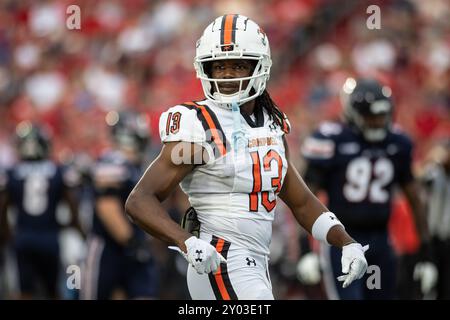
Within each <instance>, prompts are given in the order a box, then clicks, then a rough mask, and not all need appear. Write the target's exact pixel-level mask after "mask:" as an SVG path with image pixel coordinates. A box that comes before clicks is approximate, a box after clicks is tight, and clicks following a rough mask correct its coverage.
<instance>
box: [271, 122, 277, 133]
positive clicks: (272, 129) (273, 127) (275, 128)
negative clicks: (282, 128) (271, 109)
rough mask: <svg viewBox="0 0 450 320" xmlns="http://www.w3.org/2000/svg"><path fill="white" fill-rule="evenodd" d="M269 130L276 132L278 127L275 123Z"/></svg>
mask: <svg viewBox="0 0 450 320" xmlns="http://www.w3.org/2000/svg"><path fill="white" fill-rule="evenodd" d="M269 129H270V131H271V132H272V131H276V130H277V127H276V126H275V123H271V124H270V125H269Z"/></svg>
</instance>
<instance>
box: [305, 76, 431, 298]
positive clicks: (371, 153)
mask: <svg viewBox="0 0 450 320" xmlns="http://www.w3.org/2000/svg"><path fill="white" fill-rule="evenodd" d="M342 98H343V99H342V102H343V107H344V115H343V116H344V122H343V123H337V122H336V123H335V122H326V123H323V124H322V125H321V126H320V127H319V129H318V130H317V131H316V132H314V133H313V134H312V135H311V136H310V137H308V138H307V139H306V140H305V142H304V145H303V148H302V152H303V155H304V157H305V158H306V160H307V169H306V172H305V181H307V183H308V184H309V185H311V186H312V188H313V190H315V191H317V190H320V189H321V190H324V191H326V194H327V196H328V204H329V207H330V210H332V211H333V212H335V213H336V215H337V217H338V218H339V219H340V220H341V221H342V222H343V224H344V225H345V226H346V229H347V230H348V231H349V232H350V233H351V234H352V235H355V239H356V240H357V241H359V242H361V243H368V244H370V249H371V250H370V251H369V252H368V253H367V260H368V263H369V266H370V265H376V266H378V267H379V268H380V270H381V289H372V290H369V288H367V286H366V281H360V282H357V283H354V284H352V285H351V286H349V287H348V288H345V289H344V288H342V286H340V285H339V283H338V281H337V280H336V278H337V277H338V275H339V274H340V272H341V266H340V252H339V251H338V250H336V249H335V248H330V247H325V246H322V248H321V251H322V252H321V254H322V257H323V260H324V261H323V262H324V265H323V268H324V270H323V271H324V284H325V288H326V291H327V294H328V297H329V298H331V299H392V298H394V297H395V284H396V277H395V270H396V259H395V255H394V252H393V250H392V248H391V245H390V243H389V239H388V229H387V225H388V220H389V217H390V214H391V202H392V198H393V196H394V191H395V189H394V186H395V185H399V186H401V188H402V190H403V192H404V194H405V195H406V198H407V200H408V202H409V204H410V206H411V208H412V210H413V214H414V218H415V223H416V227H417V230H418V232H419V235H420V239H421V243H422V249H421V250H422V252H427V251H428V249H427V248H429V240H430V239H429V235H428V230H427V224H426V220H425V215H424V209H423V208H424V207H423V204H422V202H421V201H420V197H419V189H418V185H417V183H416V182H415V180H414V177H413V174H412V172H411V163H412V151H413V145H412V142H411V140H410V138H409V137H408V136H407V135H406V134H405V133H403V132H402V131H400V130H399V129H397V128H395V127H393V120H392V117H393V103H392V100H391V89H390V88H388V87H386V86H382V85H381V84H380V83H378V82H377V81H375V80H372V79H357V80H355V79H353V78H349V79H347V81H346V82H345V84H344V86H343V91H342ZM308 258H310V257H308ZM422 259H425V257H422ZM427 259H428V258H427ZM427 259H426V260H427ZM311 266H313V264H311ZM305 278H307V276H305Z"/></svg>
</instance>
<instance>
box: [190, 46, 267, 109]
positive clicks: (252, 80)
mask: <svg viewBox="0 0 450 320" xmlns="http://www.w3.org/2000/svg"><path fill="white" fill-rule="evenodd" d="M237 58H241V59H247V60H255V61H258V63H257V65H256V66H255V69H254V71H253V74H252V75H251V76H249V77H242V78H233V79H213V78H209V77H208V76H207V74H206V72H205V70H204V63H205V62H209V61H217V60H227V59H237ZM263 60H264V57H261V56H260V57H255V56H247V55H246V56H243V55H236V54H234V55H231V54H229V53H228V52H226V53H225V54H224V55H221V56H220V58H219V59H218V58H217V56H216V57H211V56H209V57H207V58H203V59H197V60H196V62H195V63H194V65H195V66H196V69H197V77H198V78H199V79H200V80H201V82H202V88H203V92H204V94H205V96H206V97H207V98H208V99H209V100H212V101H214V102H216V103H219V104H221V105H225V106H226V107H227V108H229V109H230V108H231V103H232V102H237V103H238V104H239V105H242V104H244V103H246V102H247V101H250V100H252V99H255V98H256V97H257V96H259V95H260V94H261V93H262V92H263V90H264V89H265V84H266V80H267V79H268V78H269V72H270V62H269V64H268V66H266V67H264V66H263ZM269 61H270V60H269ZM264 68H265V69H266V70H264ZM232 81H233V82H238V81H239V90H238V92H236V93H234V94H230V95H227V94H223V93H220V89H219V86H218V83H219V82H232ZM244 81H249V83H248V85H247V87H246V88H245V90H243V83H244ZM211 84H213V85H214V88H215V92H214V93H212V92H211V88H212V86H211ZM255 85H256V87H255ZM252 88H254V89H255V93H254V94H253V95H251V96H250V95H249V94H250V91H251V89H252Z"/></svg>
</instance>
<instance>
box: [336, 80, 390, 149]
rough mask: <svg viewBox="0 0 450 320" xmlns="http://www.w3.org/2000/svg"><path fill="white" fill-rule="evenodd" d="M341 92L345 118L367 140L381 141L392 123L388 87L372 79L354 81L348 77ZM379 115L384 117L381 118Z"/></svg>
mask: <svg viewBox="0 0 450 320" xmlns="http://www.w3.org/2000/svg"><path fill="white" fill-rule="evenodd" d="M342 93H343V95H342V96H341V99H342V104H343V105H344V118H345V120H346V121H347V122H348V123H349V124H350V125H351V126H353V127H354V128H355V129H356V130H358V131H359V132H361V134H362V135H363V137H364V139H366V140H367V141H369V142H380V141H383V140H384V139H385V138H386V136H387V134H388V132H389V130H390V129H391V124H392V111H393V110H392V109H393V107H392V102H391V99H390V94H391V93H390V89H389V88H388V87H381V85H380V84H378V83H377V82H376V81H374V80H368V79H362V80H359V81H358V82H356V81H355V80H354V79H352V78H349V79H347V81H346V83H345V84H344V87H343V92H342ZM377 117H378V119H377ZM381 117H384V118H383V120H381ZM370 118H372V119H370ZM368 122H371V123H368ZM377 122H379V123H377ZM381 122H383V123H382V124H381Z"/></svg>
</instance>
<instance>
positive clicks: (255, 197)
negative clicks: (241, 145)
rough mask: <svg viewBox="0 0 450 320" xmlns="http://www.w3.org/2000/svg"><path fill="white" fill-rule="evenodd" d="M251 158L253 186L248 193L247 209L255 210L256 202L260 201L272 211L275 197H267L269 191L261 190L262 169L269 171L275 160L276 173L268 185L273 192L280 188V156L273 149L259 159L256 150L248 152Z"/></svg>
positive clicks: (278, 190)
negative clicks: (271, 198)
mask: <svg viewBox="0 0 450 320" xmlns="http://www.w3.org/2000/svg"><path fill="white" fill-rule="evenodd" d="M250 156H251V158H252V164H253V165H252V176H253V187H252V192H251V193H250V194H249V211H250V212H257V211H258V203H259V201H261V204H262V206H263V207H264V208H265V209H266V210H267V211H268V212H270V211H272V210H273V209H274V208H275V205H276V202H277V201H276V198H275V199H273V200H270V199H269V191H262V184H263V181H262V180H263V171H264V172H268V171H271V165H272V162H273V161H275V163H276V165H277V169H278V170H277V175H276V176H275V177H271V179H270V180H271V181H270V185H271V187H272V188H273V189H274V192H275V193H278V192H280V190H281V179H282V177H283V175H282V174H283V172H282V170H283V160H282V158H281V156H280V155H279V154H278V152H276V151H275V150H269V151H268V152H267V153H266V154H265V155H264V156H263V158H262V161H261V160H260V155H259V152H258V151H253V152H250Z"/></svg>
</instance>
